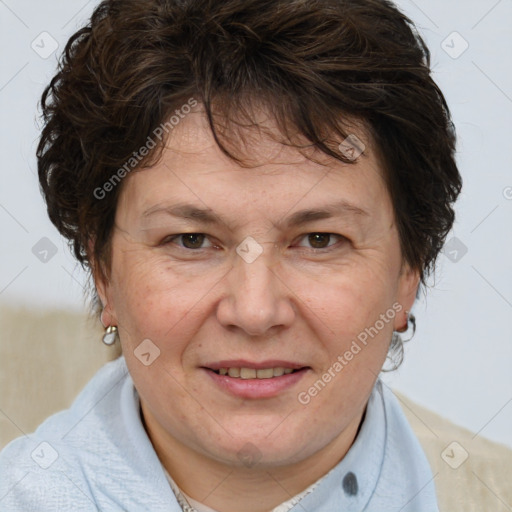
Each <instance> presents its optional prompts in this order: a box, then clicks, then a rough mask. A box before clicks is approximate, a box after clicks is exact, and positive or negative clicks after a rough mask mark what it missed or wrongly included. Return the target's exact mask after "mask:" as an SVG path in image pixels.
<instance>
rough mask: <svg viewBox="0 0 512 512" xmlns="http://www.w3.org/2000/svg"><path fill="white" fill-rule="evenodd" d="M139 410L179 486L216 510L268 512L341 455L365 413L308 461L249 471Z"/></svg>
mask: <svg viewBox="0 0 512 512" xmlns="http://www.w3.org/2000/svg"><path fill="white" fill-rule="evenodd" d="M141 411H142V418H143V423H144V426H145V428H146V431H147V433H148V436H149V438H150V440H151V442H152V444H153V447H154V449H155V451H156V453H157V455H158V457H159V458H160V461H161V462H162V464H163V466H164V467H165V469H166V470H167V472H168V473H169V474H170V475H171V477H172V478H173V480H174V481H175V482H176V484H177V485H178V487H180V489H182V490H183V491H184V492H185V493H186V494H188V495H189V496H191V497H192V498H193V499H194V500H197V501H198V502H200V503H203V504H205V505H207V506H208V507H211V508H213V509H214V510H217V511H219V512H238V511H240V510H244V511H246V512H268V511H269V510H272V509H273V508H275V507H277V506H278V505H280V504H281V503H283V502H285V501H287V500H289V499H291V498H292V497H293V496H295V495H296V494H299V493H300V492H302V491H304V490H305V489H306V488H307V487H309V486H310V485H312V484H313V483H314V482H316V481H317V480H318V479H320V478H321V477H322V476H324V475H325V474H326V473H328V472H329V471H330V470H331V469H332V468H333V467H334V466H336V465H337V464H338V463H339V462H340V460H341V459H342V458H343V457H344V456H345V454H346V453H347V452H348V450H349V448H350V446H352V443H353V442H354V440H355V438H356V436H357V433H358V431H359V428H360V425H361V422H362V418H363V413H364V410H363V411H361V413H360V414H358V415H357V418H355V420H354V421H353V422H352V423H351V424H350V425H349V427H347V428H346V429H345V430H344V431H343V432H341V433H340V434H339V435H338V436H337V437H336V438H334V439H333V440H332V441H331V442H330V443H328V444H327V445H326V446H325V447H323V448H322V449H321V450H320V451H318V452H316V453H315V454H313V455H312V456H310V457H308V458H307V459H304V460H302V461H299V462H296V463H293V464H288V465H283V466H272V467H270V466H269V467H259V466H258V467H252V468H247V467H244V466H234V465H228V464H225V463H222V462H220V461H218V460H215V459H213V458H210V457H207V456H205V455H204V454H203V453H200V452H198V451H196V450H193V449H191V448H190V447H188V446H187V445H185V444H183V443H181V442H180V441H179V440H177V439H176V438H174V437H173V436H171V435H169V434H168V433H167V432H166V431H164V430H163V429H162V427H161V426H160V425H159V424H158V422H156V421H155V420H154V418H153V416H152V415H151V412H150V411H149V410H148V409H147V408H146V407H145V405H144V403H143V402H141ZM233 497H236V499H234V498H233Z"/></svg>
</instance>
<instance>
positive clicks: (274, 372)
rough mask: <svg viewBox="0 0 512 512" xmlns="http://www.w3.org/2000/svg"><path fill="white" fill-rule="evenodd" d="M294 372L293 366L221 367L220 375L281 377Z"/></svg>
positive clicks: (260, 377) (264, 377)
mask: <svg viewBox="0 0 512 512" xmlns="http://www.w3.org/2000/svg"><path fill="white" fill-rule="evenodd" d="M292 372H293V369H292V368H283V367H282V366H278V367H276V368H263V369H261V370H256V369H254V368H219V375H229V376H230V377H235V378H240V379H271V378H272V377H281V376H282V375H288V374H290V373H292Z"/></svg>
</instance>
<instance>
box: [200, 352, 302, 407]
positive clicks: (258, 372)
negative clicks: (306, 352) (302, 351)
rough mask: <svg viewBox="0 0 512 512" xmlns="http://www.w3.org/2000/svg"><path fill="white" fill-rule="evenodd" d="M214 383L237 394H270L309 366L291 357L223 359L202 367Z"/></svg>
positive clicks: (291, 383)
mask: <svg viewBox="0 0 512 512" xmlns="http://www.w3.org/2000/svg"><path fill="white" fill-rule="evenodd" d="M202 369H203V370H204V371H206V373H207V374H208V376H209V377H210V378H211V379H213V381H214V382H215V383H216V384H217V386H218V387H219V388H220V389H221V390H223V391H225V392H228V393H229V394H231V395H235V396H237V397H240V398H271V397H274V396H277V395H279V394H280V393H281V392H283V391H285V390H286V389H289V388H290V387H292V386H294V385H295V384H296V383H297V382H298V381H299V380H301V379H302V378H303V376H304V375H305V374H306V373H307V371H308V370H309V369H310V367H309V366H304V365H302V364H300V363H296V362H293V361H283V360H267V361H261V362H254V361H247V360H240V359H238V360H224V361H215V362H212V363H208V364H206V365H205V366H203V367H202Z"/></svg>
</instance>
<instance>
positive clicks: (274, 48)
mask: <svg viewBox="0 0 512 512" xmlns="http://www.w3.org/2000/svg"><path fill="white" fill-rule="evenodd" d="M191 98H194V99H195V100H194V101H197V102H198V103H199V104H201V105H202V106H203V108H204V110H205V114H206V116H207V118H208V121H209V125H210V128H211V130H212V133H213V135H214V137H215V140H216V142H217V144H218V145H219V147H220V148H221V149H222V151H223V152H224V153H225V154H226V155H228V156H229V157H230V158H233V159H235V160H236V161H240V162H243V159H242V158H240V155H241V154H242V155H243V151H236V147H237V141H239V140H240V139H239V138H237V137H236V136H235V137H234V136H232V135H233V133H234V132H233V130H235V126H234V125H235V124H236V123H234V122H233V120H232V117H233V116H232V114H233V113H234V114H236V113H240V112H243V113H244V116H247V117H248V119H249V120H250V121H252V123H253V124H254V125H257V122H256V120H255V119H254V117H251V108H250V107H251V105H254V104H255V102H258V104H262V105H264V106H265V107H266V108H268V111H269V112H271V113H272V115H273V116H274V119H275V121H276V123H277V126H278V128H279V130H280V132H281V134H282V135H284V136H285V140H287V141H290V143H292V144H294V145H296V147H299V144H298V143H297V144H295V143H293V141H292V136H291V135H290V134H291V133H294V134H298V136H300V137H302V140H306V141H308V143H309V145H310V147H313V148H317V149H318V150H320V151H321V152H323V153H325V154H326V155H328V156H330V157H332V158H335V159H338V160H340V161H343V162H346V163H350V162H351V160H350V159H348V158H347V157H346V156H345V155H344V154H343V153H342V152H340V151H339V150H337V146H338V144H339V142H340V141H342V140H344V139H345V137H346V136H347V133H349V131H348V128H349V125H348V122H347V119H352V120H356V121H357V122H360V123H362V125H363V126H364V127H365V128H366V129H367V130H368V132H369V133H370V134H371V137H372V140H373V143H374V145H375V148H376V151H377V152H378V154H379V161H380V164H381V165H382V169H383V172H384V176H385V179H386V183H387V187H388V191H389V194H390V197H391V200H392V203H393V207H394V213H395V217H396V223H397V228H398V232H399V236H400V244H401V250H402V254H403V258H404V260H405V261H406V262H407V263H409V265H410V266H411V267H413V268H414V269H417V270H419V271H420V275H421V279H422V282H423V283H425V276H426V275H428V274H429V273H430V272H431V270H432V269H433V268H434V266H435V260H436V258H437V256H438V254H439V252H440V250H441V248H442V246H443V243H444V241H445V238H446V235H447V234H448V232H449V230H450V229H451V227H452V224H453V221H454V210H453V203H454V201H455V200H456V198H457V196H458V194H459V192H460V190H461V186H462V181H461V177H460V174H459V171H458V169H457V165H456V162H455V144H456V137H455V130H454V127H453V123H452V121H451V117H450V112H449V109H448V106H447V103H446V100H445V98H444V96H443V94H442V92H441V91H440V89H439V88H438V86H437V85H436V83H435V82H434V81H433V79H432V77H431V73H430V53H429V50H428V48H427V47H426V45H425V43H424V41H423V40H422V38H421V37H420V36H419V34H418V33H417V31H416V29H415V27H414V25H413V23H412V22H411V20H409V19H408V18H407V17H406V16H405V15H404V14H403V13H401V12H400V11H399V10H398V9H397V7H396V6H394V5H393V4H392V2H390V1H388V0H223V1H222V2H219V1H218V0H105V1H103V2H101V4H99V6H98V7H97V8H96V9H95V11H94V13H93V15H92V17H91V19H90V22H89V23H88V24H87V26H85V27H84V28H82V29H80V30H78V32H76V33H75V34H74V35H73V36H72V37H71V38H70V40H69V41H68V43H67V45H66V48H65V51H64V53H63V55H62V57H61V59H60V62H59V69H58V72H57V74H56V75H55V76H54V78H53V79H52V80H51V83H50V84H49V85H48V87H47V88H46V89H45V91H44V93H43V95H42V100H41V103H42V112H43V123H44V126H43V129H42V134H41V139H40V142H39V146H38V149H37V157H38V173H39V180H40V184H41V187H42V192H43V194H44V197H45V200H46V203H47V208H48V213H49V216H50V219H51V221H52V222H53V223H54V224H55V226H56V227H57V229H58V230H59V231H60V233H61V234H62V235H63V236H64V237H66V238H67V239H68V241H69V243H70V245H71V246H72V249H73V252H74V254H75V256H76V258H77V259H78V261H79V262H80V263H81V264H82V265H83V266H84V267H86V268H88V267H90V265H91V262H92V261H93V260H94V261H96V262H102V263H103V264H104V265H105V268H106V269H108V268H109V264H110V263H109V259H110V240H111V234H112V229H113V225H114V216H115V211H116V205H117V200H118V197H119V194H120V191H121V190H122V183H121V185H120V186H117V187H110V188H111V189H112V190H109V193H108V194H102V196H101V197H98V194H97V193H95V192H94V191H95V190H98V187H100V188H101V187H102V186H103V185H104V184H105V183H106V182H107V181H108V180H109V178H110V177H112V176H113V175H114V174H115V173H116V172H118V171H119V170H121V168H122V167H123V165H126V162H127V161H129V159H130V158H133V155H134V154H135V152H137V150H138V149H139V148H142V147H144V145H145V144H146V142H147V141H148V137H150V136H151V134H152V133H154V132H155V130H157V129H158V126H160V125H161V124H162V123H165V122H166V121H167V120H168V119H169V118H170V116H172V115H173V113H174V112H175V110H176V109H177V108H179V107H180V106H182V105H183V104H186V103H187V101H189V102H190V99H191ZM336 141H338V142H337V143H336ZM162 147H163V141H162V140H161V141H159V142H158V144H156V147H154V148H153V149H151V151H149V152H147V154H146V155H145V156H144V157H140V156H139V160H140V161H139V160H137V166H138V167H140V168H142V167H145V166H148V165H153V164H154V163H155V162H156V161H157V160H158V158H159V156H160V155H161V150H162ZM239 149H241V148H239ZM119 175H120V174H119V173H118V176H119ZM123 175H124V174H123ZM91 240H93V241H94V243H93V249H92V251H91V250H90V241H91Z"/></svg>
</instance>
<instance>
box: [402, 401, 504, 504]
mask: <svg viewBox="0 0 512 512" xmlns="http://www.w3.org/2000/svg"><path fill="white" fill-rule="evenodd" d="M397 397H398V398H399V400H400V404H401V405H402V406H403V410H404V413H405V415H406V416H407V419H408V421H409V422H410V424H411V426H412V429H413V431H414V433H415V434H416V436H417V438H418V439H419V442H420V443H421V445H422V447H423V449H424V450H425V453H426V455H427V457H428V460H429V462H430V465H431V467H432V470H433V472H434V473H435V475H436V478H435V481H436V487H437V494H438V498H439V504H440V508H441V510H464V511H465V512H480V511H481V510H502V509H503V510H505V509H506V507H505V506H504V505H503V503H512V486H511V485H510V479H509V478H507V475H509V474H510V472H511V471H512V450H511V449H510V447H507V446H505V445H502V444H499V443H495V442H492V441H489V440H487V439H485V438H484V437H482V436H481V435H477V434H474V433H473V432H470V431H469V430H467V429H465V428H463V427H461V426H459V425H456V424H454V423H452V422H450V421H449V420H447V419H446V418H443V417H442V416H440V415H438V414H436V413H435V412H433V411H431V410H429V409H426V408H425V407H422V406H420V405H418V404H417V403H415V402H413V401H412V400H410V399H409V398H407V397H405V396H403V395H400V394H398V393H397ZM500 507H502V508H500Z"/></svg>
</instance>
